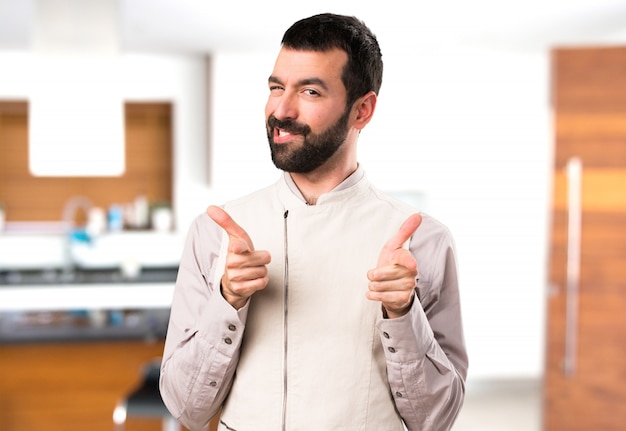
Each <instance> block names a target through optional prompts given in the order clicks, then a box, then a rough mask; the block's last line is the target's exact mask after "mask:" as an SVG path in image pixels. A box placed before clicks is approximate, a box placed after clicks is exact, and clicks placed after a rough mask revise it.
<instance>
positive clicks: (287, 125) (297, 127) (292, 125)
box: [267, 115, 311, 142]
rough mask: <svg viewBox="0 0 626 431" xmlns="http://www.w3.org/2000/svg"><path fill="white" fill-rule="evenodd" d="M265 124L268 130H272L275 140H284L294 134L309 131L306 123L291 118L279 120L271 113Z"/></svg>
mask: <svg viewBox="0 0 626 431" xmlns="http://www.w3.org/2000/svg"><path fill="white" fill-rule="evenodd" d="M267 125H268V130H272V135H273V139H274V141H275V142H281V141H282V142H285V141H286V140H289V139H290V138H293V137H294V136H295V135H303V136H306V135H307V134H308V133H310V131H311V129H310V127H309V126H308V125H306V124H301V123H298V122H296V121H294V120H291V119H287V120H284V121H281V120H279V119H278V118H276V117H275V116H273V115H271V116H270V117H269V118H268V119H267Z"/></svg>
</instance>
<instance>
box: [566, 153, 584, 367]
mask: <svg viewBox="0 0 626 431" xmlns="http://www.w3.org/2000/svg"><path fill="white" fill-rule="evenodd" d="M582 170H583V167H582V161H581V160H580V158H578V157H573V158H571V159H570V160H568V162H567V166H566V177H567V273H566V287H565V295H566V296H565V358H564V360H563V372H564V373H565V375H566V376H567V377H573V375H574V374H575V372H576V356H577V355H576V353H577V350H578V301H579V289H580V253H581V235H582Z"/></svg>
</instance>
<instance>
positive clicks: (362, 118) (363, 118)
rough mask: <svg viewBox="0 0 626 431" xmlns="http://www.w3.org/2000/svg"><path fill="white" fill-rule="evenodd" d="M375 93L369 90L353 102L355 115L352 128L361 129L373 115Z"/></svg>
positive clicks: (375, 99)
mask: <svg viewBox="0 0 626 431" xmlns="http://www.w3.org/2000/svg"><path fill="white" fill-rule="evenodd" d="M377 100H378V98H377V97H376V93H374V92H373V91H370V92H369V93H367V94H366V95H365V96H362V97H360V98H359V99H357V101H356V102H354V110H355V113H356V117H355V119H354V128H355V129H358V130H361V129H363V128H364V127H365V126H366V125H367V123H369V122H370V120H371V119H372V117H373V116H374V110H375V109H376V101H377Z"/></svg>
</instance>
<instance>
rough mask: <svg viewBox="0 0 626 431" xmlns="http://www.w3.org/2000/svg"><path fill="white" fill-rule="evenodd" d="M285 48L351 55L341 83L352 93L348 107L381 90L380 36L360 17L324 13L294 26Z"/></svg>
mask: <svg viewBox="0 0 626 431" xmlns="http://www.w3.org/2000/svg"><path fill="white" fill-rule="evenodd" d="M281 44H282V46H284V47H285V48H289V49H294V50H307V51H319V52H324V51H329V50H331V49H333V48H339V49H342V50H343V51H345V52H346V53H347V54H348V62H347V63H346V66H345V67H344V70H343V72H342V75H341V80H342V81H343V84H344V86H345V87H346V90H347V92H348V100H347V104H348V106H352V104H353V103H354V102H355V101H356V99H358V98H359V97H361V96H363V95H365V94H366V93H368V92H369V91H374V92H375V93H376V94H378V92H379V91H380V86H381V84H382V80H383V60H382V53H381V52H380V47H379V46H378V41H377V40H376V36H375V35H374V34H373V33H372V31H371V30H370V29H369V28H368V27H367V26H366V25H365V23H364V22H363V21H361V20H359V19H357V18H356V17H353V16H345V15H335V14H331V13H324V14H320V15H314V16H312V17H309V18H304V19H302V20H300V21H297V22H296V23H294V24H293V25H292V26H291V27H289V29H287V31H286V32H285V34H284V35H283V40H282V41H281Z"/></svg>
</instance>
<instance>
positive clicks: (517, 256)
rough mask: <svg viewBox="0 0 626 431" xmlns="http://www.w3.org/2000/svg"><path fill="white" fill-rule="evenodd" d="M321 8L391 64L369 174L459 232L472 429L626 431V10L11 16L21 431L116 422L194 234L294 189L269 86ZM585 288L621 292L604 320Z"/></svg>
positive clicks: (200, 6) (122, 6) (153, 348)
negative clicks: (285, 40)
mask: <svg viewBox="0 0 626 431" xmlns="http://www.w3.org/2000/svg"><path fill="white" fill-rule="evenodd" d="M326 11H332V12H336V13H346V14H351V15H356V16H358V17H359V18H361V19H363V20H364V21H365V22H366V23H367V24H368V25H369V26H370V27H371V28H372V29H373V31H374V32H375V33H376V35H377V36H378V38H379V42H380V45H381V48H382V51H383V58H384V64H385V76H384V80H383V86H382V89H381V93H380V97H379V102H378V106H377V112H376V115H375V117H374V120H373V121H372V122H371V123H370V124H369V125H368V127H367V129H366V130H365V131H364V132H363V133H362V136H361V138H360V143H359V151H360V157H359V159H360V162H361V164H362V165H363V166H364V167H365V169H366V171H367V173H368V176H369V178H370V180H371V181H372V182H373V183H374V184H376V185H377V186H378V187H379V188H382V189H384V190H386V191H388V192H390V193H394V194H396V195H398V196H399V197H400V198H402V199H406V200H407V201H409V202H411V203H414V204H415V205H416V206H418V207H419V208H420V209H421V210H423V211H425V212H428V213H430V214H432V215H434V216H435V217H437V218H438V219H440V220H441V221H442V222H444V223H445V224H447V225H448V226H449V227H450V229H451V230H452V232H453V234H454V236H455V238H456V242H457V247H458V255H459V266H460V271H461V285H462V291H461V293H462V301H463V318H464V325H465V330H466V338H467V347H468V350H469V355H470V360H471V361H470V371H469V377H468V382H467V401H466V406H465V408H464V410H463V412H462V413H461V416H460V417H459V419H458V422H457V424H456V426H455V428H454V429H455V430H456V431H471V430H472V431H473V430H482V431H485V430H512V431H515V430H520V431H521V430H524V431H536V430H537V431H538V430H540V429H541V430H547V431H548V430H549V431H559V430H595V429H604V430H608V431H610V430H617V429H620V430H621V429H624V427H625V426H626V417H625V416H624V415H622V416H619V415H616V414H615V411H616V410H619V409H616V408H615V407H616V406H619V405H621V406H623V404H624V402H626V396H625V394H624V389H623V388H616V387H615V383H618V382H622V383H623V382H624V381H625V379H626V377H625V376H626V369H625V368H624V365H623V364H619V362H621V361H619V358H621V356H620V353H621V354H623V353H624V348H623V347H619V346H624V345H626V340H625V339H624V334H625V333H626V322H625V320H624V317H621V316H622V315H623V314H625V313H624V311H626V310H624V308H623V307H622V305H623V306H625V307H626V301H624V299H620V298H621V296H620V294H621V295H623V294H624V289H626V287H625V286H626V283H625V282H624V280H625V279H626V277H624V275H623V269H622V270H621V272H620V271H618V270H617V269H615V268H618V267H619V268H621V264H614V265H613V266H611V267H610V268H609V267H608V266H606V264H605V263H606V262H608V261H609V260H611V261H614V262H618V263H619V262H620V260H621V261H623V260H624V258H626V255H625V253H624V251H623V250H624V249H626V248H624V247H623V244H624V243H625V242H626V239H624V233H623V232H621V231H623V230H624V229H623V226H624V221H626V217H624V215H623V214H625V213H626V175H625V173H624V168H625V166H626V90H625V89H626V48H625V47H626V2H624V1H623V0H621V1H614V0H567V1H565V0H553V1H539V0H528V1H526V2H510V1H494V0H477V1H473V2H464V1H461V0H455V1H445V2H426V1H422V0H418V1H414V2H410V3H401V4H400V3H398V4H395V3H390V4H386V3H385V4H382V3H380V2H370V3H368V4H366V2H356V1H342V2H337V1H333V2H331V1H325V0H321V1H317V2H312V3H310V4H305V5H303V4H298V5H295V4H294V3H293V2H286V1H282V0H277V1H275V2H273V3H269V4H268V3H259V2H254V1H251V0H250V1H233V2H219V3H218V2H213V1H210V0H208V1H198V0H176V1H175V0H20V1H15V0H0V429H1V430H3V431H14V430H18V431H21V430H30V431H38V430H61V429H62V430H64V431H67V430H72V429H75V430H85V429H89V430H99V429H111V427H113V424H114V422H113V417H112V415H113V412H114V408H115V407H116V405H118V407H119V406H120V405H122V406H123V404H124V400H125V397H126V396H127V395H128V394H129V393H130V392H131V391H132V390H133V389H134V388H136V387H137V386H138V385H140V384H141V381H142V378H143V377H145V376H144V375H143V374H142V372H144V371H145V370H146V368H145V366H146V364H148V363H149V362H150V361H151V360H152V359H154V358H158V356H159V355H160V354H161V350H162V345H163V344H162V343H163V337H164V334H165V329H166V325H167V318H168V312H169V303H170V299H171V293H172V289H173V283H174V279H175V276H176V268H177V264H178V259H179V256H180V252H181V250H182V246H183V242H184V238H185V235H186V232H187V228H188V227H189V225H190V223H191V221H192V220H193V218H194V217H195V216H196V215H198V214H199V213H201V212H202V211H204V209H205V208H206V207H207V206H208V205H209V204H219V203H222V202H223V201H224V200H226V199H229V198H232V197H236V196H239V195H241V194H243V193H247V192H249V191H252V190H254V189H256V188H258V186H259V185H262V184H269V183H271V182H273V181H275V179H276V178H277V177H278V175H279V173H278V172H277V171H276V169H275V168H274V167H273V164H272V163H271V161H270V158H269V152H268V148H267V143H266V137H265V132H264V114H263V108H264V103H265V99H266V96H267V86H266V85H267V77H268V75H269V73H270V72H271V69H272V66H273V61H274V59H275V55H276V53H277V51H278V49H279V43H280V38H281V36H282V33H283V32H284V30H285V29H286V28H287V27H288V26H289V25H290V24H291V23H292V22H294V21H295V20H297V19H299V18H302V17H305V16H308V15H311V14H314V13H319V12H326ZM561 143H562V146H561V147H559V146H560V145H561ZM559 148H560V149H559ZM579 153H580V155H581V157H582V165H581V164H580V163H579V162H580V158H574V159H572V156H576V155H579ZM602 157H604V158H602ZM581 166H582V167H581ZM587 166H591V168H590V170H586V169H587ZM604 168H607V169H608V171H607V170H602V169H604ZM582 173H585V175H587V173H588V178H589V181H586V182H585V183H584V184H590V185H589V187H591V184H592V183H593V184H594V185H596V186H597V187H598V188H597V189H594V190H599V191H591V192H590V193H591V195H593V196H594V200H593V202H592V203H593V204H594V205H595V207H594V208H592V209H591V210H589V208H587V206H586V205H587V203H588V200H585V199H582V202H581V199H580V193H581V192H580V187H578V188H576V186H577V185H578V186H580V183H581V180H580V178H581V176H582ZM584 178H587V177H584ZM590 190H591V189H590ZM577 191H578V194H577ZM583 191H587V189H585V188H584V187H583ZM577 196H578V198H577ZM603 197H606V199H605V200H602V199H604V198H603ZM577 204H578V205H577ZM572 211H573V213H572ZM576 211H578V213H577V212H576ZM581 211H582V213H583V214H584V215H586V214H587V213H586V212H585V211H591V213H592V214H591V215H589V216H588V217H587V216H585V217H586V218H585V217H583V222H582V223H583V224H582V226H583V227H582V232H583V234H582V241H583V244H589V248H583V252H582V253H581V252H580V248H578V249H576V247H573V248H572V244H574V245H576V244H580V242H581V235H580V232H581V218H580V216H578V217H576V215H575V214H579V215H580V214H581ZM572 214H574V215H572ZM586 220H593V221H594V225H593V226H594V228H597V229H596V230H592V231H591V233H589V231H586V230H585V226H587V225H585V224H584V223H585V222H586ZM603 226H604V227H605V228H607V229H609V233H606V232H605V231H600V230H599V229H600V227H603ZM577 227H578V230H577V229H576V228H577ZM552 232H554V233H552ZM577 232H578V234H577ZM585 232H586V233H585ZM585 241H586V242H585ZM615 241H621V242H617V243H615ZM611 244H613V245H611ZM592 245H594V246H595V247H596V248H597V249H598V250H600V251H599V252H598V253H599V254H598V255H597V256H596V255H595V254H594V255H593V256H595V257H597V258H598V259H599V260H600V261H601V262H603V264H597V266H593V265H592V267H591V269H585V266H584V262H585V259H586V258H587V257H588V255H591V254H592V252H591V251H589V252H587V254H585V251H584V250H592ZM577 250H578V251H577ZM594 250H595V249H594ZM581 255H582V258H581ZM581 259H582V261H583V265H582V266H581V265H580V262H581ZM594 262H595V261H594ZM568 264H569V266H568ZM602 265H604V266H602ZM607 268H608V269H607ZM605 279H606V280H608V281H606V282H605V281H604V280H605ZM585 280H591V281H590V282H589V283H590V284H591V287H589V286H587V288H588V289H589V288H591V289H593V288H594V286H595V285H594V284H593V283H596V284H601V283H604V284H606V285H608V286H609V288H607V289H605V290H607V293H606V295H604V296H598V295H597V294H596V293H597V291H594V290H591V291H589V292H586V294H587V296H588V298H587V300H589V298H591V299H590V300H591V301H592V302H593V301H595V302H593V304H594V305H593V307H592V309H591V311H586V310H587V309H586V308H583V306H584V305H585V304H586V302H585V300H586V299H585V298H586V297H585V296H584V295H585V292H584V291H583V290H582V289H583V287H584V285H585ZM577 288H578V289H579V291H582V292H583V296H581V297H580V300H579V297H578V296H575V295H574V296H572V295H570V296H567V295H565V292H566V291H567V292H570V293H571V292H574V293H576V290H577ZM620 301H621V302H620ZM610 314H613V315H617V316H618V317H616V318H615V320H612V321H610V322H609V323H607V322H606V321H605V320H603V318H604V317H606V316H608V315H610ZM553 315H556V320H555V323H551V322H550V319H552V316H553ZM589 316H591V317H589ZM589 318H591V321H590V323H589V325H590V327H593V328H595V329H596V330H597V332H593V333H590V334H588V333H587V332H584V331H585V330H584V329H580V328H581V326H580V324H581V323H580V322H587V320H585V319H589ZM594 319H595V320H594ZM572 325H573V326H572ZM572 328H573V329H572ZM579 336H580V339H579ZM585 336H586V337H587V339H588V338H591V339H592V341H588V340H587V341H585ZM607 337H608V338H607ZM584 343H589V344H584ZM595 343H597V344H595ZM553 345H554V346H555V347H554V349H555V350H554V352H552V351H551V350H550V349H552V347H549V348H548V346H553ZM597 346H601V348H600V349H599V350H598V349H597V348H596V347H597ZM607 346H609V347H607ZM610 346H613V347H610ZM615 346H618V347H615ZM605 348H606V349H605ZM617 349H619V350H617ZM590 350H595V352H596V354H595V355H591V357H588V355H587V356H585V352H589V351H590ZM598 352H604V353H603V354H599V353H598ZM600 357H602V358H609V360H607V359H602V360H600V359H599V358H600ZM607 361H608V362H607ZM550 367H552V368H554V370H551V368H550ZM586 370H589V373H590V374H593V375H595V374H598V373H599V374H601V375H602V376H603V378H604V380H603V383H599V382H598V381H595V380H593V379H592V380H585V377H584V375H583V372H584V371H586ZM596 371H597V373H596ZM551 373H554V374H555V377H550V375H551ZM606 381H612V382H613V385H612V386H611V385H606ZM620 386H623V385H620ZM598 397H599V398H598ZM590 400H595V401H590ZM599 400H600V401H599ZM620 403H621V404H620ZM603 409H606V410H603ZM605 411H608V412H611V413H610V414H609V413H606V414H605V413H604V412H605ZM577 412H578V413H582V414H583V416H585V417H588V418H591V422H588V423H584V422H582V421H581V420H579V419H578V418H577V415H576V413H577ZM130 413H131V410H130V407H129V408H128V416H129V418H128V420H129V423H128V429H159V428H161V426H163V428H165V427H166V426H168V423H166V422H164V423H163V424H161V422H160V421H159V420H158V418H157V420H156V422H150V421H147V422H146V421H143V420H139V419H137V420H135V421H134V422H133V423H132V426H131V424H130V421H131V420H133V419H132V418H131V417H130ZM116 414H117V417H116V422H117V423H118V425H120V424H122V423H123V422H124V411H123V409H122V410H121V411H120V410H119V409H118V410H116ZM559 418H560V419H559ZM562 418H568V419H567V420H568V421H569V422H568V421H565V422H563V421H562V420H563V419H562ZM559 421H561V422H559ZM142 427H143V428H142Z"/></svg>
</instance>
